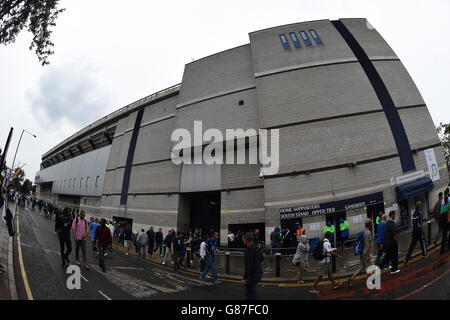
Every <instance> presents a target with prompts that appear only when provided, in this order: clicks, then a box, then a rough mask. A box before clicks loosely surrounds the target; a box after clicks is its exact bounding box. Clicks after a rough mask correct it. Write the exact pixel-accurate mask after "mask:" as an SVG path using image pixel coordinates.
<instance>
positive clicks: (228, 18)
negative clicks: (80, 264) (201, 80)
mask: <svg viewBox="0 0 450 320" xmlns="http://www.w3.org/2000/svg"><path fill="white" fill-rule="evenodd" d="M431 3H432V5H431ZM60 5H61V7H63V8H66V11H64V12H63V13H62V14H60V16H59V18H58V19H57V21H56V27H54V28H53V30H54V32H53V35H52V41H53V43H54V44H55V48H54V51H55V54H54V55H53V56H51V57H50V62H51V64H50V66H46V67H42V66H41V65H40V63H39V62H38V59H37V57H36V56H35V54H34V52H32V51H30V50H28V47H29V44H30V40H31V36H30V34H27V33H26V32H23V33H22V34H21V35H20V36H19V38H18V39H17V41H16V42H15V43H14V44H12V45H9V46H7V47H5V46H1V47H0V111H1V113H0V117H1V118H0V119H1V124H0V148H3V146H4V144H5V142H6V137H7V134H8V131H9V128H10V127H14V136H13V140H12V143H11V147H10V152H9V155H8V159H7V164H8V165H11V164H12V158H13V156H14V151H15V148H16V146H17V142H18V140H19V137H20V133H21V131H22V129H26V130H28V131H30V132H32V133H34V134H36V135H37V138H36V139H34V138H33V137H32V136H30V135H27V134H24V136H23V139H22V143H21V145H20V149H19V151H18V155H17V158H16V163H17V162H20V163H21V164H23V163H25V164H26V165H25V167H24V169H25V172H26V173H27V177H28V178H30V179H31V180H33V181H34V175H35V173H36V171H38V170H39V164H40V162H41V156H42V154H43V153H45V152H46V151H48V150H49V149H51V148H52V147H53V146H55V145H56V144H58V143H59V142H61V141H62V140H64V139H65V138H67V137H68V136H70V135H71V134H73V133H75V132H76V131H78V130H79V129H81V128H83V127H84V126H86V125H88V124H90V123H92V122H93V121H95V120H97V119H98V118H100V117H101V116H104V115H106V114H108V113H110V112H112V111H114V110H116V109H118V108H120V107H122V106H125V105H127V104H129V103H131V102H133V101H135V100H137V99H139V98H142V97H144V96H146V95H149V94H151V93H153V92H155V91H158V90H160V89H163V88H166V87H169V86H171V85H174V84H177V83H179V82H181V79H182V75H183V69H184V65H185V64H186V63H189V62H191V61H192V59H199V58H202V57H204V56H207V55H210V54H213V53H216V52H219V51H222V50H226V49H229V48H232V47H236V46H239V45H242V44H246V43H248V42H249V39H248V33H249V32H252V31H256V30H260V29H263V28H267V27H273V26H278V25H283V24H289V23H295V22H301V21H308V20H317V19H338V18H352V17H353V18H363V17H364V18H367V19H368V20H369V22H370V23H371V24H372V25H373V26H374V27H375V28H376V29H377V30H378V32H379V33H380V34H381V35H382V36H383V37H384V39H385V40H386V41H387V42H388V43H389V45H390V46H391V47H392V48H393V50H394V51H395V52H396V54H397V55H398V56H399V57H400V59H401V60H402V62H403V64H404V65H405V66H406V68H407V70H408V71H409V73H410V74H411V76H412V78H413V80H414V81H415V83H416V85H417V87H418V88H419V91H420V92H421V94H422V96H423V98H424V100H425V102H426V103H427V105H428V109H429V110H430V112H431V116H432V117H433V121H434V123H435V124H436V125H438V124H439V122H445V123H449V122H450V111H449V110H450V107H449V102H448V100H449V99H448V97H447V94H448V93H449V91H450V87H449V86H450V59H449V57H450V42H449V41H448V34H449V31H450V19H449V18H448V13H449V12H450V1H448V0H433V1H429V0H427V1H411V0H409V1H393V0H389V1H379V0H377V1H362V0H356V1H345V0H331V1H319V0H301V1H298V0H295V1H283V0H277V1H273V0H270V1H265V0H264V1H263V0H259V1H243V0H239V1H236V0H228V1H211V0H209V1H203V0H202V1H197V0H191V1H174V0H172V1H156V0H153V1H148V0H127V1H118V0H95V1H93V0H89V1H88V0H77V1H75V0H72V1H69V0H65V1H64V0H63V1H61V3H60Z"/></svg>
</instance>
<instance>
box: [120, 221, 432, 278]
mask: <svg viewBox="0 0 450 320" xmlns="http://www.w3.org/2000/svg"><path fill="white" fill-rule="evenodd" d="M431 226H432V230H431V235H432V242H431V244H428V243H427V244H428V250H429V251H433V252H434V251H435V250H436V249H437V248H435V246H434V244H433V241H434V237H435V236H436V232H437V228H436V223H434V221H432V222H431ZM424 232H425V238H426V241H428V240H427V239H428V233H427V232H428V226H427V224H424ZM398 237H399V268H401V267H402V266H403V264H402V263H401V262H402V261H403V259H404V258H405V256H406V253H407V251H408V248H409V244H410V241H411V229H409V230H406V231H403V232H399V233H398ZM439 245H440V242H439V243H438V246H439ZM113 247H114V248H115V249H116V250H119V251H121V252H125V248H124V247H123V246H121V245H118V244H117V239H116V240H115V241H114V244H113ZM146 249H147V250H148V247H147V248H146ZM163 252H164V251H163ZM338 253H339V254H340V255H342V256H343V259H342V260H338V261H337V264H336V273H334V277H335V278H337V279H338V278H341V277H348V276H350V275H352V274H353V272H354V271H355V270H356V269H357V268H358V267H359V257H358V256H355V255H354V254H353V248H346V249H345V250H343V251H342V250H339V251H338ZM372 253H373V254H372V259H371V261H372V262H374V261H375V259H376V248H375V244H373V245H372ZM130 255H137V253H136V251H135V248H134V247H132V248H130ZM412 256H413V257H416V260H417V259H419V258H420V257H421V249H420V245H419V244H417V245H416V248H415V250H414V251H413V255H412ZM292 257H293V256H292V255H283V256H282V258H281V265H280V269H281V277H276V276H275V267H276V266H275V262H272V261H270V256H265V261H264V265H265V267H264V277H263V280H262V282H279V283H289V282H295V278H296V268H295V267H294V266H293V265H292V263H291V261H292ZM146 260H147V261H150V262H152V263H155V264H157V265H161V263H162V260H163V257H162V256H160V255H159V251H158V252H157V253H155V254H154V255H153V256H152V257H150V255H148V254H147V255H146ZM243 260H244V259H243V254H242V253H241V252H232V254H231V257H230V271H231V273H229V274H227V273H226V272H225V254H224V252H223V251H218V253H217V255H216V260H215V266H216V269H217V272H218V275H219V278H222V279H232V280H236V281H237V280H240V279H241V278H242V274H243V270H244V264H243V262H244V261H243ZM186 262H187V261H186V259H185V260H184V262H183V264H184V266H185V269H184V270H185V271H187V272H189V273H194V274H196V275H198V274H199V272H200V271H199V269H200V266H199V261H198V258H197V257H195V258H194V259H193V260H191V262H190V267H187V263H186ZM309 263H310V267H309V270H308V271H307V273H306V275H305V277H304V280H305V282H308V281H313V280H314V279H315V277H316V276H317V272H318V268H319V264H318V262H317V261H315V260H314V258H313V257H312V256H310V258H309ZM166 268H170V269H173V265H171V264H170V260H169V261H168V262H167V265H166Z"/></svg>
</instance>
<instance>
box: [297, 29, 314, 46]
mask: <svg viewBox="0 0 450 320" xmlns="http://www.w3.org/2000/svg"><path fill="white" fill-rule="evenodd" d="M300 36H301V37H302V39H303V42H304V43H305V45H307V46H310V45H311V44H312V43H311V40H309V38H308V35H307V34H306V32H305V31H300Z"/></svg>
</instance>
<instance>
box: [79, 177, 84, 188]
mask: <svg viewBox="0 0 450 320" xmlns="http://www.w3.org/2000/svg"><path fill="white" fill-rule="evenodd" d="M82 184H83V177H81V179H80V188H81V185H82Z"/></svg>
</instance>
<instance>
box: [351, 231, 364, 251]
mask: <svg viewBox="0 0 450 320" xmlns="http://www.w3.org/2000/svg"><path fill="white" fill-rule="evenodd" d="M363 251H364V231H360V232H358V234H357V235H356V239H355V242H353V253H354V254H355V256H357V255H359V254H361V253H362V252H363Z"/></svg>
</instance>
